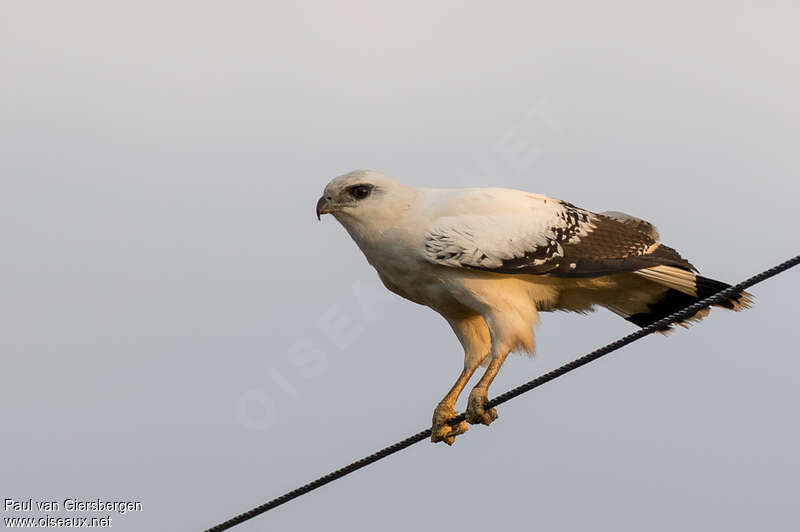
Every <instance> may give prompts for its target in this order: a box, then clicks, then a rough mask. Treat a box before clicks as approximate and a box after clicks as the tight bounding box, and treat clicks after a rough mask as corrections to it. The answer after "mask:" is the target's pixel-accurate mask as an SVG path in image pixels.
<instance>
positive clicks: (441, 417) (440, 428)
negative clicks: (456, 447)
mask: <svg viewBox="0 0 800 532" xmlns="http://www.w3.org/2000/svg"><path fill="white" fill-rule="evenodd" d="M454 417H456V411H455V409H454V408H453V407H452V406H451V405H447V404H441V403H439V405H438V406H437V407H436V409H435V410H434V411H433V426H432V427H431V441H432V442H433V443H436V442H440V441H443V442H444V443H446V444H447V445H453V442H455V439H456V436H459V435H461V434H464V433H465V432H467V431H468V430H469V426H468V425H467V424H466V423H465V422H464V421H462V422H460V423H458V424H457V425H448V424H447V420H449V419H453V418H454Z"/></svg>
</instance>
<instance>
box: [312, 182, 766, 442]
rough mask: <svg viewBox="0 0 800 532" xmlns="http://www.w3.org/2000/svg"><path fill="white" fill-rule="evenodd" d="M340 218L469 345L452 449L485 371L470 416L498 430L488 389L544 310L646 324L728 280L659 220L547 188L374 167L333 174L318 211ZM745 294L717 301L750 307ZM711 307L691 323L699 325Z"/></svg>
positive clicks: (392, 285)
mask: <svg viewBox="0 0 800 532" xmlns="http://www.w3.org/2000/svg"><path fill="white" fill-rule="evenodd" d="M325 213H330V214H332V215H333V216H334V217H335V218H336V219H337V220H338V221H339V222H340V223H341V224H342V225H343V226H344V228H345V229H346V230H347V232H348V233H350V236H351V237H352V238H353V240H355V242H356V244H358V247H359V248H361V251H362V252H363V253H364V255H365V256H366V258H367V260H368V261H369V263H370V264H372V266H374V267H375V269H376V270H377V271H378V275H379V276H380V278H381V280H382V281H383V284H384V285H385V286H386V288H388V289H389V290H391V291H392V292H394V293H396V294H398V295H400V296H402V297H404V298H406V299H409V300H411V301H414V302H415V303H419V304H421V305H427V306H428V307H430V308H432V309H433V310H435V311H436V312H438V313H439V314H441V315H442V316H443V317H444V318H445V319H446V320H447V321H448V323H449V324H450V326H451V327H452V328H453V331H454V332H455V334H456V336H457V337H458V339H459V341H460V342H461V345H462V346H463V347H464V353H465V354H464V367H463V370H462V371H461V374H460V375H459V377H458V379H457V380H456V383H455V384H454V385H453V387H452V388H451V389H450V391H449V392H448V393H447V395H446V396H445V397H444V399H442V401H441V402H440V403H439V404H438V405H437V407H436V409H435V410H434V413H433V427H432V436H431V440H432V441H434V442H436V441H444V442H445V443H447V444H452V443H453V441H454V439H455V437H456V436H457V435H459V434H463V433H464V432H466V430H467V424H466V423H465V422H461V423H460V424H458V425H456V426H451V425H449V424H448V423H447V421H448V420H449V419H451V418H453V417H454V416H455V415H456V413H455V402H456V399H457V398H458V396H459V394H460V393H461V391H462V390H463V388H464V386H465V385H466V384H467V382H468V381H469V379H470V377H472V374H473V373H474V372H475V370H476V368H477V367H478V366H480V365H485V366H487V368H486V371H485V373H484V374H483V376H482V377H481V379H480V380H479V381H478V383H477V384H476V385H475V387H474V388H473V389H472V391H471V392H470V394H469V402H468V406H467V410H466V420H467V422H469V423H472V424H475V423H482V424H484V425H489V424H490V423H491V422H492V421H494V420H495V419H496V418H497V412H496V411H495V409H490V410H486V409H485V408H484V404H485V403H486V401H487V392H488V389H489V385H490V384H491V382H492V380H493V379H494V377H495V375H497V372H498V370H499V369H500V366H501V365H502V364H503V361H504V360H505V359H506V357H507V356H508V354H509V353H510V352H512V351H518V352H526V353H531V354H532V353H533V351H534V339H533V327H534V325H536V324H537V323H538V321H539V312H546V311H552V310H564V311H573V312H580V313H586V312H589V311H591V310H593V309H594V308H595V307H597V306H601V307H605V308H607V309H609V310H611V311H612V312H614V313H616V314H618V315H620V316H622V317H623V318H625V319H626V320H628V321H630V322H633V323H634V324H636V325H638V326H640V327H644V326H646V325H649V324H651V323H653V322H655V321H657V320H658V319H660V318H663V317H665V316H667V315H669V314H671V313H672V312H675V311H676V310H679V309H681V308H683V307H685V306H687V305H688V304H691V303H693V302H695V301H698V300H699V299H702V298H704V297H707V296H709V295H711V294H713V293H715V292H717V291H719V290H721V289H723V288H727V287H728V286H729V285H728V284H725V283H722V282H720V281H715V280H713V279H708V278H706V277H701V276H700V275H698V274H697V273H696V271H697V270H696V269H695V268H694V267H693V266H692V265H691V264H690V263H689V262H688V261H686V260H685V259H684V258H683V257H681V256H680V254H678V252H676V251H675V250H674V249H672V248H670V247H667V246H665V245H663V244H661V243H659V241H658V240H659V235H658V232H657V230H656V228H655V227H653V225H651V224H650V223H648V222H646V221H644V220H640V219H638V218H635V217H633V216H630V215H627V214H624V213H620V212H606V213H601V214H596V213H593V212H589V211H587V210H584V209H581V208H578V207H576V206H574V205H571V204H569V203H566V202H563V201H560V200H557V199H554V198H549V197H547V196H543V195H539V194H531V193H528V192H523V191H519V190H507V189H500V188H471V189H459V190H443V189H428V188H414V187H409V186H405V185H402V184H400V183H398V182H397V181H395V180H393V179H391V178H389V177H387V176H385V175H383V174H380V173H378V172H374V171H369V170H356V171H353V172H350V173H348V174H345V175H342V176H339V177H337V178H335V179H334V180H332V181H331V182H330V183H329V184H328V185H327V186H326V187H325V192H324V194H323V196H322V198H320V200H319V202H318V203H317V217H320V216H321V215H322V214H325ZM750 303H751V296H750V294H748V293H747V292H741V293H739V294H736V295H734V296H732V297H731V298H730V299H728V300H726V301H724V302H722V303H719V304H718V305H717V306H720V307H724V308H728V309H732V310H740V309H742V308H746V307H748V306H749V304H750ZM708 312H709V310H708V309H707V308H706V309H703V310H701V311H699V312H697V314H695V315H694V316H692V317H690V318H687V319H686V320H684V321H683V322H681V323H680V324H681V325H687V324H688V323H690V322H693V321H697V320H700V319H702V318H704V317H705V316H706V315H707V314H708Z"/></svg>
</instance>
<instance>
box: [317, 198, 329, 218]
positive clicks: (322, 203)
mask: <svg viewBox="0 0 800 532" xmlns="http://www.w3.org/2000/svg"><path fill="white" fill-rule="evenodd" d="M329 212H331V211H330V210H328V198H326V197H325V196H322V197H321V198H320V199H319V201H318V202H317V220H319V219H321V218H322V215H323V214H327V213H329Z"/></svg>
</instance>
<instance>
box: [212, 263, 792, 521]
mask: <svg viewBox="0 0 800 532" xmlns="http://www.w3.org/2000/svg"><path fill="white" fill-rule="evenodd" d="M798 264H800V255H797V256H795V257H794V258H791V259H789V260H787V261H786V262H783V263H781V264H779V265H777V266H775V267H773V268H770V269H769V270H765V271H763V272H761V273H759V274H758V275H754V276H753V277H750V278H749V279H747V280H746V281H742V282H741V283H739V284H737V285H734V286H731V287H730V288H726V289H725V290H722V291H720V292H717V293H716V294H714V295H712V296H709V297H707V298H705V299H703V300H701V301H698V302H697V303H694V304H692V305H689V306H688V307H686V308H684V309H683V310H679V311H678V312H675V313H673V314H670V315H669V316H667V317H665V318H663V319H660V320H658V321H657V322H655V323H652V324H650V325H648V326H647V327H644V328H642V329H639V330H638V331H636V332H633V333H631V334H629V335H628V336H625V337H624V338H620V339H619V340H617V341H616V342H612V343H610V344H608V345H606V346H603V347H601V348H599V349H597V350H595V351H592V352H591V353H589V354H588V355H584V356H582V357H580V358H578V359H575V360H573V361H572V362H569V363H567V364H564V365H563V366H561V367H560V368H558V369H555V370H553V371H551V372H549V373H545V374H544V375H542V376H540V377H537V378H535V379H533V380H532V381H529V382H526V383H525V384H522V385H521V386H517V387H516V388H514V389H513V390H509V391H507V392H506V393H504V394H502V395H498V396H497V397H495V398H494V399H492V400H490V401H488V402H487V403H486V408H491V407H495V406H497V405H501V404H503V403H505V402H507V401H510V400H511V399H513V398H515V397H517V396H518V395H522V394H523V393H525V392H528V391H530V390H533V389H534V388H537V387H539V386H541V385H542V384H544V383H546V382H550V381H552V380H554V379H557V378H558V377H560V376H562V375H564V374H566V373H569V372H570V371H572V370H575V369H577V368H579V367H581V366H585V365H586V364H588V363H590V362H593V361H595V360H597V359H598V358H601V357H603V356H605V355H607V354H609V353H611V352H613V351H616V350H618V349H620V348H622V347H624V346H626V345H628V344H630V343H633V342H635V341H636V340H639V339H640V338H643V337H645V336H647V335H649V334H652V333H654V332H656V331H658V330H660V329H662V328H664V327H665V326H667V325H669V324H671V323H674V322H677V321H680V320H682V319H685V318H688V317H689V316H693V315H694V314H695V313H696V312H697V311H698V310H700V309H703V308H705V307H708V306H710V305H713V304H714V303H719V302H721V301H724V300H725V299H727V298H728V297H730V296H731V295H733V294H736V293H737V292H739V291H741V290H744V289H746V288H749V287H751V286H753V285H755V284H758V283H760V282H762V281H765V280H767V279H769V278H770V277H774V276H776V275H778V274H779V273H782V272H784V271H786V270H788V269H790V268H793V267H795V266H797V265H798ZM464 419H465V415H464V414H459V415H457V416H456V417H454V418H453V419H451V420H450V421H449V422H448V424H455V423H459V422H461V421H464ZM430 435H431V429H425V430H423V431H421V432H418V433H416V434H414V435H413V436H409V437H408V438H406V439H404V440H402V441H399V442H397V443H395V444H394V445H390V446H389V447H385V448H383V449H381V450H380V451H378V452H376V453H374V454H371V455H369V456H366V457H364V458H362V459H361V460H358V461H355V462H353V463H352V464H349V465H346V466H345V467H343V468H341V469H337V470H336V471H334V472H332V473H328V474H327V475H325V476H323V477H320V478H318V479H317V480H314V481H313V482H309V483H308V484H305V485H303V486H300V487H299V488H297V489H294V490H292V491H290V492H288V493H284V494H283V495H281V496H280V497H277V498H275V499H272V500H271V501H269V502H266V503H264V504H262V505H260V506H257V507H255V508H253V509H252V510H249V511H247V512H244V513H243V514H240V515H237V516H236V517H234V518H233V519H230V520H228V521H225V522H224V523H222V524H219V525H217V526H215V527H212V528H209V529H207V530H206V531H205V532H221V531H222V530H228V529H229V528H232V527H234V526H236V525H238V524H241V523H244V522H245V521H249V520H250V519H252V518H254V517H256V516H258V515H261V514H263V513H264V512H267V511H269V510H272V509H273V508H276V507H278V506H280V505H282V504H284V503H287V502H289V501H291V500H292V499H296V498H297V497H300V496H301V495H305V494H306V493H308V492H310V491H313V490H315V489H317V488H320V487H322V486H324V485H325V484H328V483H330V482H333V481H334V480H337V479H339V478H342V477H344V476H346V475H349V474H350V473H352V472H354V471H357V470H359V469H361V468H363V467H366V466H368V465H370V464H372V463H374V462H377V461H378V460H382V459H384V458H386V457H387V456H390V455H393V454H394V453H396V452H399V451H402V450H403V449H405V448H406V447H410V446H412V445H414V444H415V443H417V442H420V441H422V440H426V439H428V438H429V437H430Z"/></svg>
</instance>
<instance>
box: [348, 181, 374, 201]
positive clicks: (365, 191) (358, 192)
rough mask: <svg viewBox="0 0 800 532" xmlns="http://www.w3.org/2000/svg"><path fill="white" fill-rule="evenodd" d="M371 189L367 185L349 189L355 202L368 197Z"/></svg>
mask: <svg viewBox="0 0 800 532" xmlns="http://www.w3.org/2000/svg"><path fill="white" fill-rule="evenodd" d="M371 191H372V189H371V188H370V187H369V186H367V185H356V186H354V187H351V188H350V195H351V196H353V197H354V198H355V199H357V200H362V199H364V198H366V197H367V196H369V193H370V192H371Z"/></svg>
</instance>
